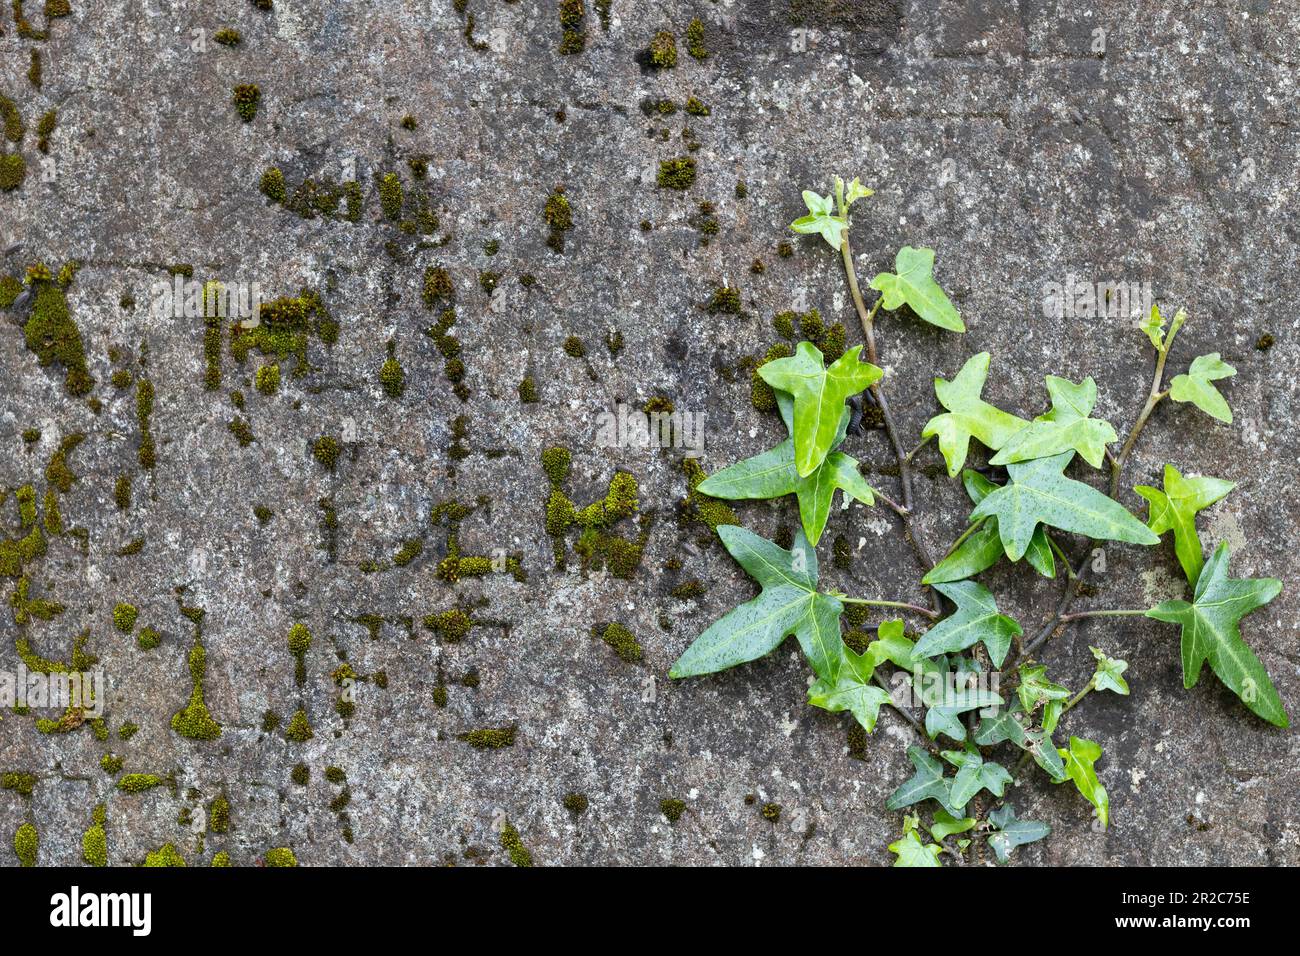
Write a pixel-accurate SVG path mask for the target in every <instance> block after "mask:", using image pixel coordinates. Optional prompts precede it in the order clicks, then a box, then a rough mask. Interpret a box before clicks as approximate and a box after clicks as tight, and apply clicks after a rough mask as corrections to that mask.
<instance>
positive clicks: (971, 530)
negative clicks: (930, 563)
mask: <svg viewBox="0 0 1300 956" xmlns="http://www.w3.org/2000/svg"><path fill="white" fill-rule="evenodd" d="M983 524H984V519H983V518H981V519H980V520H979V521H976V522H975V523H974V524H972V525H970V526H969V527H967V528H966V530H965V531H963V532H962V533H961V534H959V535H958V536H957V540H956V541H954V542H953V543H952V544H951V545H950V546H949V548H948V550H947V551H945V552H944V555H943V557H944V558H947V557H948V556H949V555H951V554H952V553H953V552H954V551H956V550H957V549H958V548H960V547H961V543H962V542H963V541H965V540H966V539H967V538H969V537H970V536H971V535H972V534H974V533H975V532H976V531H978V530H979V528H980V526H981V525H983ZM940 560H943V559H942V558H941V559H940Z"/></svg>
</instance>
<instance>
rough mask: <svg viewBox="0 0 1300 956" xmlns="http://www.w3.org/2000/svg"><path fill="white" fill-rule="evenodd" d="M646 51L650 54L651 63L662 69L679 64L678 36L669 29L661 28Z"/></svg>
mask: <svg viewBox="0 0 1300 956" xmlns="http://www.w3.org/2000/svg"><path fill="white" fill-rule="evenodd" d="M646 52H647V53H648V54H649V59H650V63H651V65H653V66H656V67H658V68H659V69H661V70H667V69H671V68H672V67H674V66H676V65H677V37H675V36H673V35H672V34H671V33H670V32H668V31H667V30H660V31H659V32H658V33H656V34H655V35H654V37H653V38H652V39H651V40H650V47H649V49H648V50H647V51H646Z"/></svg>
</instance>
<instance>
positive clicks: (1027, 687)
mask: <svg viewBox="0 0 1300 956" xmlns="http://www.w3.org/2000/svg"><path fill="white" fill-rule="evenodd" d="M1016 693H1017V694H1018V695H1019V697H1020V706H1021V707H1023V708H1024V709H1025V713H1027V714H1033V712H1034V711H1035V710H1036V709H1037V708H1038V705H1039V704H1046V703H1050V702H1051V701H1054V700H1066V699H1068V698H1069V696H1070V692H1069V691H1068V690H1067V689H1066V688H1064V687H1062V686H1061V685H1060V684H1054V683H1052V682H1051V681H1050V680H1048V679H1047V665H1046V664H1021V665H1020V686H1019V687H1017V688H1016ZM1047 729H1048V731H1049V732H1050V731H1051V730H1053V729H1054V728H1051V727H1049V728H1047Z"/></svg>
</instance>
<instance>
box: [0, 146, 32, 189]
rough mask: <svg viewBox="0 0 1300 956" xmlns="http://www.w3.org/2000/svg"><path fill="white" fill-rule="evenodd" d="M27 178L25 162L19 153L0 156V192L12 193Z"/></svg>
mask: <svg viewBox="0 0 1300 956" xmlns="http://www.w3.org/2000/svg"><path fill="white" fill-rule="evenodd" d="M26 178H27V160H25V159H23V157H22V156H21V155H20V154H19V153H3V154H0V192H12V191H13V190H15V189H17V188H18V187H19V186H21V185H22V184H23V180H25V179H26Z"/></svg>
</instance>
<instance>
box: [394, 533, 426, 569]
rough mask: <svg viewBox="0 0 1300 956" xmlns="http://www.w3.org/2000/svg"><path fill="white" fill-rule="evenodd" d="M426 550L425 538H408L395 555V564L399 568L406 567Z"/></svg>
mask: <svg viewBox="0 0 1300 956" xmlns="http://www.w3.org/2000/svg"><path fill="white" fill-rule="evenodd" d="M423 551H424V540H423V539H422V538H408V539H407V540H406V542H405V543H404V544H403V545H402V547H401V548H400V549H399V550H398V551H397V553H396V554H394V555H393V564H395V565H397V566H398V567H399V568H404V567H406V566H407V565H408V564H410V563H411V562H412V561H414V560H415V559H416V558H418V557H419V556H420V555H421V553H423Z"/></svg>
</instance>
